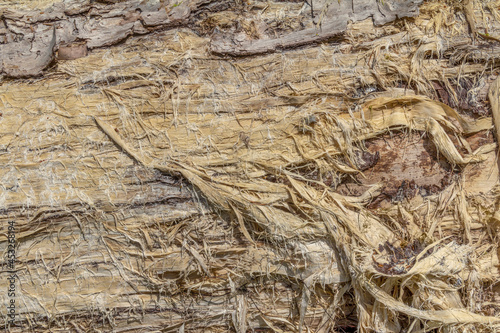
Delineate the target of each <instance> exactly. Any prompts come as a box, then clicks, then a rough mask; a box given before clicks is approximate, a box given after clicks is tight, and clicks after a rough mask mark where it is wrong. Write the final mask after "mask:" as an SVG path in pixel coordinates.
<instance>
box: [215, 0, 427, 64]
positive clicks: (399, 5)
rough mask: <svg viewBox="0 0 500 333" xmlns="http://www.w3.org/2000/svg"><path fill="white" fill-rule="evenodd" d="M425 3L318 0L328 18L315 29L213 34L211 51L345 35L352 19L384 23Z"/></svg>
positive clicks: (242, 51)
mask: <svg viewBox="0 0 500 333" xmlns="http://www.w3.org/2000/svg"><path fill="white" fill-rule="evenodd" d="M317 2H319V4H317ZM421 3H422V0H386V1H378V0H366V1H359V0H347V1H345V0H342V1H315V2H314V7H312V6H311V10H313V9H312V8H317V9H315V10H314V12H318V14H320V15H321V14H324V18H322V20H320V21H318V22H317V23H319V24H317V25H316V26H315V27H314V28H309V29H304V30H302V31H296V32H292V33H289V34H287V35H285V36H281V37H279V38H274V39H258V40H249V39H248V37H246V36H244V35H242V34H233V35H227V34H225V33H224V34H222V33H218V34H216V35H215V36H214V37H213V40H212V44H211V50H212V52H214V53H218V54H227V55H233V56H245V55H252V54H259V53H266V52H274V51H277V50H280V49H286V48H293V47H298V46H302V45H307V44H311V43H318V42H321V41H325V40H328V39H330V38H332V37H335V36H338V35H340V34H342V33H343V32H344V31H345V30H346V28H347V23H348V22H349V21H353V22H358V21H362V20H365V19H367V18H369V17H372V18H373V22H374V24H375V25H382V24H385V23H388V22H391V21H394V20H395V19H397V18H402V17H412V16H416V15H418V5H420V4H421ZM320 15H317V16H320ZM313 16H314V13H313Z"/></svg>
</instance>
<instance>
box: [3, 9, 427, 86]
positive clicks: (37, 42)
mask: <svg viewBox="0 0 500 333" xmlns="http://www.w3.org/2000/svg"><path fill="white" fill-rule="evenodd" d="M317 2H318V3H317ZM317 2H314V8H315V10H314V12H317V13H318V15H316V16H317V17H322V19H320V20H319V21H318V22H316V23H318V24H317V25H316V27H313V28H306V29H303V30H301V31H296V32H292V33H289V34H286V35H284V36H281V37H278V38H269V39H268V38H264V39H258V40H249V39H248V37H247V36H245V35H242V34H234V33H233V34H231V33H229V34H226V33H224V34H221V33H218V34H215V36H214V38H213V41H212V44H211V50H212V52H214V53H218V54H229V55H251V54H258V53H266V52H273V51H276V50H279V49H283V48H291V47H297V46H301V45H306V44H310V43H316V42H320V41H324V40H327V39H330V38H332V37H334V36H337V35H339V34H341V33H342V32H343V31H345V29H346V27H347V23H348V21H354V22H356V21H361V20H364V19H366V18H368V17H373V21H374V23H375V24H377V25H380V24H385V23H387V22H390V21H393V20H395V19H396V18H400V17H408V16H415V15H417V14H418V5H419V4H420V3H421V2H422V0H404V1H398V0H386V1H382V2H380V1H377V0H368V1H356V0H348V1H344V0H342V1H338V2H337V1H317ZM202 6H205V7H206V1H205V2H204V1H200V0H191V1H190V0H186V1H180V2H175V1H170V2H169V3H162V2H152V1H148V2H139V1H135V0H131V1H125V2H104V3H98V2H93V1H85V2H84V3H83V4H81V3H76V2H70V3H57V4H54V5H53V6H51V7H49V8H48V9H46V10H44V11H40V10H32V11H27V12H20V11H15V10H9V9H3V10H1V11H0V18H1V19H2V20H3V22H2V23H0V43H3V46H2V48H1V49H0V74H1V73H3V74H5V75H6V76H9V77H30V76H37V75H40V74H41V72H42V70H43V69H45V68H46V67H47V66H48V65H49V64H50V63H51V62H52V60H53V59H54V51H55V49H56V48H59V52H58V56H57V59H59V60H67V59H76V58H79V57H83V56H86V55H87V49H93V48H98V47H104V46H110V45H113V44H116V43H119V42H120V41H122V40H124V39H126V38H127V37H129V36H131V35H134V34H136V35H137V34H147V33H149V32H151V31H154V30H157V29H160V28H172V27H175V26H182V25H186V24H187V23H188V20H189V18H191V17H194V16H196V14H197V9H199V8H201V7H202ZM323 14H324V17H323ZM51 26H52V28H51ZM51 32H52V33H51ZM74 43H76V44H74ZM74 45H76V46H74Z"/></svg>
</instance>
